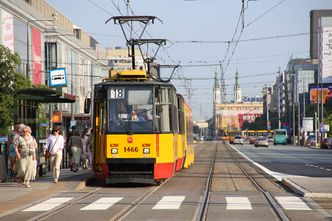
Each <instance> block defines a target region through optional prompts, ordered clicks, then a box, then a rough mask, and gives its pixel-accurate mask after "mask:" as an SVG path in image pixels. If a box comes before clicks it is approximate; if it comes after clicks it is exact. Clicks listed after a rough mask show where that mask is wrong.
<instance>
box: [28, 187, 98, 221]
mask: <svg viewBox="0 0 332 221" xmlns="http://www.w3.org/2000/svg"><path fill="white" fill-rule="evenodd" d="M103 189H104V188H102V187H100V188H97V189H94V190H92V191H89V192H87V193H85V194H83V195H81V196H79V197H77V198H75V199H73V200H71V201H69V202H68V203H65V204H63V205H61V206H58V207H56V208H54V209H51V210H49V211H47V212H44V213H42V214H39V215H37V216H35V217H32V218H30V219H28V220H27V221H36V220H45V219H47V218H49V217H50V216H53V215H55V214H57V213H59V212H60V211H62V210H64V209H66V208H67V207H69V206H71V205H74V204H76V203H78V202H79V201H81V200H83V199H86V198H87V197H89V196H91V195H93V194H95V193H97V192H99V191H101V190H103Z"/></svg>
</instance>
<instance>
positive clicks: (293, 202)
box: [276, 196, 311, 210]
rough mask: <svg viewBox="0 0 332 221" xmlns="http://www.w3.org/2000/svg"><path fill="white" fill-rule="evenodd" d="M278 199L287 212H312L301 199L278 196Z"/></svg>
mask: <svg viewBox="0 0 332 221" xmlns="http://www.w3.org/2000/svg"><path fill="white" fill-rule="evenodd" d="M276 199H277V200H278V202H279V204H280V205H281V206H282V207H283V208H284V209H285V210H311V209H310V208H309V207H308V206H307V204H305V203H304V202H303V201H302V200H301V199H300V198H299V197H295V196H277V197H276Z"/></svg>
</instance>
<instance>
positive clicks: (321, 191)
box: [282, 177, 332, 198]
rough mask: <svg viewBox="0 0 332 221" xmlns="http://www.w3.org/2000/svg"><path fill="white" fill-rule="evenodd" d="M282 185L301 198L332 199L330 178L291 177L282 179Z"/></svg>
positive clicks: (331, 181)
mask: <svg viewBox="0 0 332 221" xmlns="http://www.w3.org/2000/svg"><path fill="white" fill-rule="evenodd" d="M282 183H283V184H284V185H285V186H287V187H288V188H290V189H291V190H293V191H294V192H296V193H297V194H299V195H301V196H307V197H324V198H332V178H330V177H293V178H285V179H282Z"/></svg>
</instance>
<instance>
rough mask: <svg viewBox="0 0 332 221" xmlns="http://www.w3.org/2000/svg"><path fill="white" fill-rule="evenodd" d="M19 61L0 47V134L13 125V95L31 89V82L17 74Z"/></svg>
mask: <svg viewBox="0 0 332 221" xmlns="http://www.w3.org/2000/svg"><path fill="white" fill-rule="evenodd" d="M20 63H21V61H20V58H19V56H18V54H17V53H15V54H13V53H12V52H11V51H10V50H9V49H8V48H6V47H4V46H3V45H0V134H6V133H7V129H8V127H9V126H10V125H12V124H13V114H14V104H15V100H14V95H15V93H16V91H17V90H18V89H21V88H28V87H31V81H30V80H29V79H27V78H26V77H25V76H24V75H22V74H19V73H17V71H16V67H18V66H19V65H20Z"/></svg>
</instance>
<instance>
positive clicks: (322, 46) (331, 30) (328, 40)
mask: <svg viewBox="0 0 332 221" xmlns="http://www.w3.org/2000/svg"><path fill="white" fill-rule="evenodd" d="M322 19H323V18H321V21H320V28H319V30H320V31H319V47H318V50H319V51H318V54H319V68H318V70H319V75H320V76H321V77H322V82H323V83H332V27H323V23H324V20H322ZM325 19H327V18H325Z"/></svg>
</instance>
